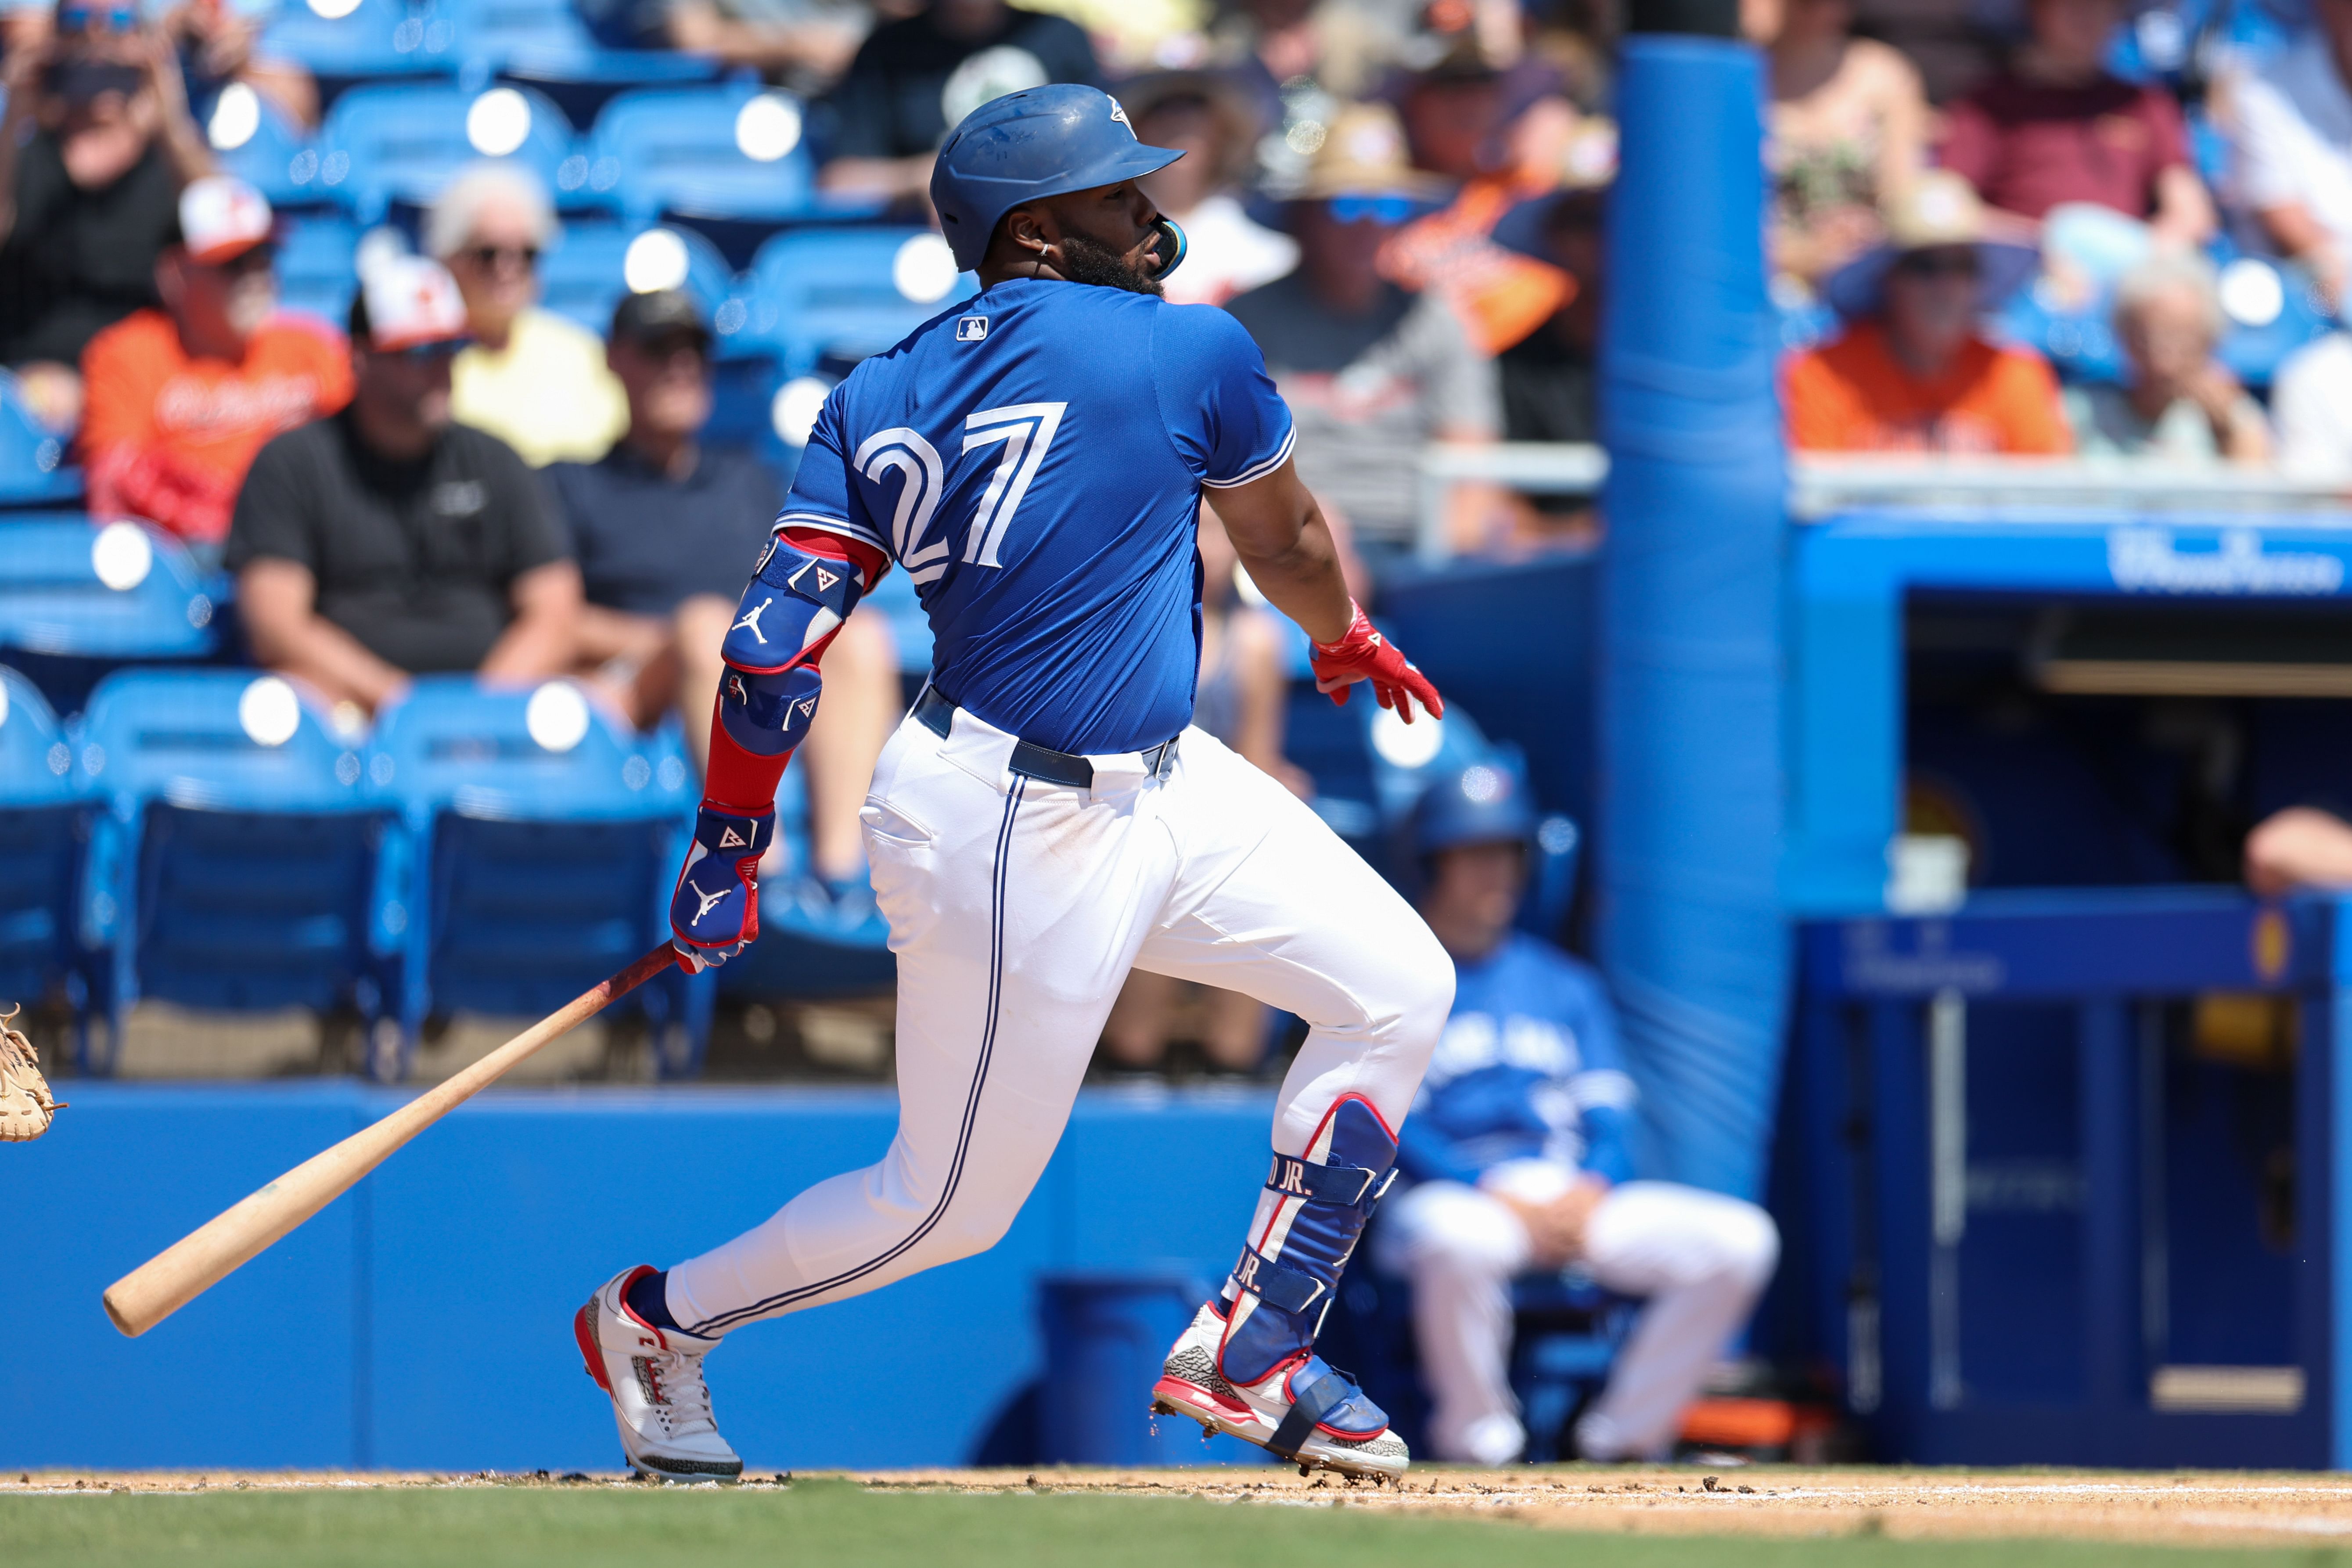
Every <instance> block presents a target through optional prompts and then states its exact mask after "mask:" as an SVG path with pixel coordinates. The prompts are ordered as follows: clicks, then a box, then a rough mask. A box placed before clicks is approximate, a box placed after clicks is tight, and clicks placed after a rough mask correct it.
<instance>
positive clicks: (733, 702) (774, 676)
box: [719, 664, 824, 757]
mask: <svg viewBox="0 0 2352 1568" xmlns="http://www.w3.org/2000/svg"><path fill="white" fill-rule="evenodd" d="M823 691H824V675H823V674H821V673H820V672H819V671H818V669H817V668H816V666H814V665H813V664H803V665H799V666H796V667H794V668H791V669H787V670H783V671H781V672H776V671H761V670H751V669H730V670H729V671H728V672H727V676H726V679H723V680H721V681H720V682H719V723H720V724H721V725H723V726H724V727H725V728H726V731H727V733H728V735H729V737H730V739H732V740H733V741H734V742H735V743H736V744H737V745H739V746H740V747H742V748H743V749H744V750H745V751H747V752H751V754H752V755H753V756H756V757H781V756H783V755H784V754H786V753H787V752H791V751H792V749H793V747H795V746H797V745H799V744H800V743H801V742H802V741H803V740H805V739H806V738H807V737H808V729H809V721H810V720H811V719H814V717H816V700H817V698H818V697H819V696H820V695H821V694H822V693H823Z"/></svg>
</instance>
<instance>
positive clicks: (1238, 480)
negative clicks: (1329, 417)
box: [1201, 425, 1298, 490]
mask: <svg viewBox="0 0 2352 1568" xmlns="http://www.w3.org/2000/svg"><path fill="white" fill-rule="evenodd" d="M1297 444H1298V426H1296V425H1293V426H1291V427H1290V428H1289V429H1288V430H1286V431H1285V432H1283V437H1282V445H1281V446H1280V447H1278V448H1276V451H1275V454H1274V456H1273V457H1271V458H1266V459H1265V461H1264V462H1262V463H1256V464H1254V465H1252V466H1251V467H1249V468H1244V469H1243V470H1242V471H1241V472H1240V473H1238V474H1235V475H1234V477H1233V478H1232V479H1202V481H1201V484H1202V487H1203V488H1204V489H1213V490H1229V489H1234V487H1235V486H1236V485H1245V484H1248V483H1249V482H1250V481H1251V480H1252V479H1264V478H1265V476H1266V475H1268V474H1270V473H1272V472H1274V470H1275V469H1276V468H1280V467H1282V465H1283V464H1285V463H1286V462H1288V461H1289V460H1290V449H1291V447H1295V446H1297Z"/></svg>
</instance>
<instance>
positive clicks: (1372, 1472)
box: [1151, 1297, 1412, 1480]
mask: <svg viewBox="0 0 2352 1568" xmlns="http://www.w3.org/2000/svg"><path fill="white" fill-rule="evenodd" d="M1224 1337H1225V1319H1224V1318H1223V1317H1222V1316H1220V1315H1219V1314H1218V1311H1217V1301H1216V1299H1215V1298H1214V1297H1212V1298H1211V1299H1210V1300H1209V1301H1208V1303H1207V1304H1206V1305H1204V1306H1202V1309H1201V1310H1199V1311H1198V1312H1195V1313H1194V1314H1193V1315H1192V1326H1191V1327H1190V1328H1188V1329H1186V1330H1185V1331H1184V1332H1183V1333H1182V1334H1181V1336H1179V1337H1178V1339H1177V1341H1176V1344H1175V1348H1174V1349H1172V1350H1171V1351H1170V1352H1168V1361H1167V1363H1166V1364H1165V1365H1164V1366H1162V1367H1161V1368H1160V1381H1159V1382H1158V1383H1156V1384H1152V1388H1151V1408H1152V1409H1153V1410H1154V1411H1155V1412H1160V1413H1163V1414H1166V1415H1184V1416H1189V1417H1191V1418H1192V1420H1195V1421H1198V1422H1199V1423H1200V1424H1201V1425H1202V1426H1205V1427H1207V1428H1208V1429H1209V1430H1210V1431H1212V1432H1223V1433H1224V1434H1225V1435H1226V1436H1232V1437H1239V1438H1240V1439H1242V1441H1244V1442H1245V1443H1255V1444H1256V1445H1257V1446H1258V1447H1261V1448H1265V1449H1268V1450H1270V1451H1272V1452H1274V1453H1276V1454H1278V1455H1280V1456H1281V1457H1282V1458H1286V1459H1288V1460H1290V1461H1291V1462H1292V1463H1294V1464H1296V1465H1297V1466H1298V1468H1299V1469H1300V1471H1301V1472H1302V1473H1303V1472H1305V1471H1307V1470H1308V1469H1310V1468H1315V1467H1317V1466H1320V1467H1321V1468H1324V1469H1327V1470H1337V1471H1339V1473H1340V1474H1342V1475H1348V1476H1365V1477H1370V1479H1374V1480H1396V1479H1400V1478H1401V1477H1402V1476H1403V1474H1404V1472H1405V1467H1406V1466H1408V1465H1410V1464H1411V1463H1412V1450H1411V1449H1409V1448H1407V1447H1405V1442H1404V1439H1403V1438H1402V1437H1400V1436H1397V1435H1396V1434H1395V1433H1394V1432H1391V1431H1390V1430H1389V1427H1388V1417H1387V1416H1385V1415H1381V1414H1380V1412H1379V1410H1378V1408H1377V1407H1375V1406H1373V1405H1372V1404H1371V1402H1370V1400H1367V1399H1364V1398H1363V1396H1362V1395H1361V1394H1358V1393H1356V1392H1355V1390H1354V1389H1353V1387H1352V1385H1348V1384H1345V1380H1344V1379H1341V1380H1340V1381H1341V1386H1342V1387H1344V1388H1345V1389H1346V1391H1347V1393H1348V1394H1353V1395H1354V1397H1353V1398H1352V1399H1347V1400H1344V1401H1342V1402H1341V1403H1339V1404H1338V1405H1336V1406H1335V1407H1334V1408H1333V1409H1332V1410H1331V1411H1330V1412H1329V1415H1330V1417H1331V1418H1332V1419H1330V1420H1328V1421H1317V1422H1315V1423H1313V1424H1312V1425H1310V1426H1307V1430H1306V1432H1305V1433H1304V1435H1303V1436H1302V1437H1301V1438H1300V1440H1298V1441H1297V1445H1296V1447H1295V1449H1294V1448H1293V1447H1292V1446H1291V1434H1289V1433H1286V1432H1285V1431H1284V1426H1285V1425H1286V1420H1287V1418H1288V1417H1290V1416H1291V1415H1292V1411H1293V1407H1294V1405H1295V1404H1296V1401H1295V1399H1294V1397H1293V1396H1294V1394H1302V1393H1307V1390H1304V1389H1301V1388H1297V1387H1295V1386H1294V1384H1295V1383H1296V1382H1297V1380H1298V1379H1300V1378H1302V1377H1305V1378H1307V1379H1309V1380H1313V1379H1315V1378H1318V1377H1337V1376H1338V1375H1339V1374H1337V1373H1332V1372H1331V1370H1330V1369H1329V1368H1328V1367H1327V1366H1325V1365H1324V1363H1323V1362H1322V1360H1321V1359H1320V1358H1319V1357H1315V1356H1311V1355H1310V1356H1308V1357H1307V1358H1304V1359H1297V1360H1293V1361H1289V1362H1286V1363H1283V1364H1282V1365H1280V1366H1278V1367H1276V1369H1275V1370H1274V1372H1273V1373H1270V1374H1268V1375H1267V1376H1266V1377H1265V1378H1263V1379H1261V1380H1260V1381H1259V1382H1257V1383H1255V1384H1235V1383H1234V1382H1232V1381H1230V1380H1229V1379H1227V1377H1226V1376H1225V1374H1224V1373H1223V1371H1222V1370H1220V1367H1219V1360H1220V1358H1219V1355H1218V1352H1219V1350H1220V1348H1221V1347H1222V1346H1223V1342H1224ZM1333 1392H1335V1393H1336V1392H1338V1391H1337V1390H1334V1391H1333ZM1302 1424H1303V1423H1298V1424H1295V1425H1302ZM1342 1424H1344V1426H1347V1427H1356V1428H1358V1430H1356V1431H1353V1432H1350V1431H1349V1430H1346V1429H1343V1426H1342Z"/></svg>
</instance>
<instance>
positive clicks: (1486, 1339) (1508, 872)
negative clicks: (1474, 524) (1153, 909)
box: [1373, 761, 1780, 1465]
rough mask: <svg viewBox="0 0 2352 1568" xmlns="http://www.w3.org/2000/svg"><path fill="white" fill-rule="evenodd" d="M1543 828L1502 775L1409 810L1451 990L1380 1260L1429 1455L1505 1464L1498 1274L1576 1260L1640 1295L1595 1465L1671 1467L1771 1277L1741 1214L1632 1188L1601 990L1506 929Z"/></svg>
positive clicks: (1408, 1135) (1380, 1240)
mask: <svg viewBox="0 0 2352 1568" xmlns="http://www.w3.org/2000/svg"><path fill="white" fill-rule="evenodd" d="M1535 828H1536V819H1535V813H1534V811H1533V810H1532V809H1531V808H1530V807H1529V805H1528V798H1527V789H1526V786H1525V785H1524V784H1522V783H1521V782H1520V780H1519V778H1518V776H1517V772H1516V770H1515V769H1514V768H1513V767H1512V766H1510V765H1509V764H1508V763H1505V762H1501V761H1496V762H1489V763H1476V764H1474V765H1472V766H1470V767H1468V768H1465V769H1463V770H1461V771H1460V772H1458V773H1454V774H1453V775H1451V776H1450V777H1447V778H1444V779H1442V780H1440V781H1438V782H1437V783H1434V784H1432V785H1431V786H1430V788H1429V791H1428V793H1427V794H1426V795H1423V797H1422V799H1421V802H1420V804H1419V805H1418V806H1417V807H1416V808H1415V812H1414V821H1413V839H1414V847H1415V849H1416V850H1417V852H1418V853H1419V854H1420V855H1421V857H1422V858H1423V881H1424V883H1425V887H1426V891H1425V892H1424V894H1423V899H1422V902H1421V909H1422V913H1423V915H1424V916H1426V917H1427V919H1428V921H1429V923H1430V927H1431V929H1432V930H1433V931H1435V932H1436V933H1437V937H1438V940H1439V941H1440V942H1444V944H1445V947H1446V950H1447V951H1448V952H1451V953H1452V954H1453V955H1454V963H1455V965H1456V967H1457V972H1458V973H1459V975H1460V990H1459V992H1458V993H1457V994H1456V997H1455V1000H1454V1016H1452V1017H1451V1018H1449V1019H1448V1020H1446V1025H1445V1033H1444V1037H1443V1038H1441V1039H1440V1040H1439V1041H1438V1045H1437V1051H1436V1054H1435V1056H1434V1057H1433V1058H1432V1059H1431V1061H1430V1065H1429V1071H1428V1073H1427V1075H1426V1076H1425V1077H1424V1078H1423V1080H1422V1086H1421V1093H1420V1096H1419V1097H1418V1098H1417V1099H1416V1100H1414V1102H1413V1108H1412V1120H1411V1121H1408V1122H1407V1123H1406V1124H1405V1131H1404V1140H1403V1147H1402V1150H1401V1152H1400V1153H1399V1155H1398V1162H1397V1163H1398V1166H1399V1168H1400V1170H1401V1171H1402V1173H1403V1177H1404V1179H1405V1181H1406V1182H1407V1183H1408V1185H1407V1186H1405V1187H1404V1188H1403V1190H1402V1191H1401V1192H1400V1193H1399V1194H1398V1196H1397V1199H1396V1201H1395V1203H1394V1204H1392V1205H1391V1207H1390V1210H1389V1213H1388V1215H1386V1217H1385V1218H1384V1219H1383V1220H1382V1221H1381V1234H1380V1235H1379V1237H1377V1238H1376V1239H1375V1241H1374V1244H1373V1252H1374V1257H1375V1258H1376V1260H1377V1261H1378V1263H1379V1265H1380V1267H1381V1270H1382V1271H1383V1272H1387V1273H1402V1274H1406V1275H1409V1276H1410V1277H1411V1278H1412V1303H1413V1329H1414V1339H1415V1341H1416V1342H1417V1343H1418V1345H1419V1347H1420V1351H1421V1370H1422V1377H1423V1382H1424V1383H1425V1384H1426V1385H1427V1386H1428V1389H1429V1393H1430V1399H1431V1404H1432V1405H1433V1410H1432V1412H1431V1415H1430V1441H1431V1446H1432V1447H1434V1448H1435V1449H1436V1451H1437V1454H1438V1457H1439V1458H1447V1459H1458V1460H1465V1461H1469V1462H1471V1463H1475V1464H1482V1465H1499V1464H1505V1463H1507V1462H1509V1461H1510V1460H1512V1459H1515V1458H1517V1457H1518V1455H1519V1453H1520V1451H1521V1450H1522V1449H1523V1448H1524V1447H1526V1446H1527V1432H1526V1429H1525V1428H1524V1427H1522V1426H1520V1424H1519V1410H1518V1403H1517V1400H1515V1399H1514V1398H1513V1397H1512V1396H1511V1384H1510V1378H1509V1367H1510V1357H1511V1291H1510V1286H1511V1279H1512V1278H1513V1276H1515V1275H1518V1274H1524V1273H1528V1272H1530V1271H1533V1270H1537V1269H1558V1268H1562V1267H1564V1266H1566V1265H1568V1264H1570V1263H1573V1264H1576V1265H1578V1266H1580V1268H1583V1269H1584V1270H1585V1271H1586V1272H1587V1273H1589V1274H1590V1275H1591V1277H1592V1278H1593V1279H1595V1280H1597V1281H1598V1282H1599V1283H1600V1284H1601V1285H1602V1286H1604V1287H1606V1288H1608V1289H1612V1290H1617V1291H1622V1292H1623V1293H1625V1294H1627V1295H1633V1296H1643V1297H1647V1298H1648V1299H1649V1300H1648V1304H1647V1305H1646V1306H1645V1307H1644V1308H1643V1311H1642V1315H1641V1318H1640V1320H1639V1321H1638V1322H1637V1323H1636V1324H1635V1326H1634V1329H1633V1335H1632V1337H1631V1338H1630V1339H1628V1340H1627V1342H1626V1343H1625V1347H1624V1349H1623V1350H1622V1352H1619V1354H1618V1357H1617V1363H1616V1365H1615V1366H1614V1367H1613V1368H1612V1369H1611V1372H1610V1375H1609V1384H1608V1387H1607V1388H1606V1389H1604V1390H1603V1391H1602V1393H1601V1397H1600V1399H1599V1400H1598V1401H1597V1402H1595V1404H1594V1405H1592V1407H1591V1409H1590V1410H1588V1411H1587V1412H1586V1413H1585V1414H1584V1415H1583V1416H1582V1417H1581V1418H1580V1419H1579V1421H1578V1422H1577V1426H1576V1432H1575V1439H1576V1447H1577V1449H1578V1452H1579V1453H1580V1455H1581V1456H1582V1457H1583V1458H1591V1459H1621V1458H1664V1457H1667V1456H1668V1454H1669V1453H1670V1451H1671V1449H1672V1447H1673V1445H1674V1440H1675V1432H1676V1429H1677V1427H1678V1426H1679V1422H1680V1417H1681V1415H1682V1410H1683V1406H1684V1405H1687V1404H1688V1403H1689V1402H1690V1399H1691V1396H1692V1395H1693V1394H1696V1393H1697V1392H1698V1386H1699V1382H1700V1379H1701V1378H1702V1377H1703V1376H1704V1375H1705V1374H1706V1369H1707V1367H1708V1365H1709V1364H1710V1363H1712V1362H1713V1361H1714V1360H1715V1358H1716V1357H1717V1355H1719V1354H1721V1353H1722V1351H1723V1345H1724V1342H1725V1341H1726V1340H1727V1339H1728V1338H1729V1337H1730V1335H1731V1333H1732V1331H1734V1330H1736V1329H1737V1328H1738V1326H1739V1325H1740V1324H1741V1323H1742V1322H1744V1321H1747V1318H1748V1310H1749V1309H1751V1308H1752V1307H1753V1306H1754V1305H1755V1303H1756V1297H1757V1294H1758V1293H1759V1291H1761V1290H1762V1289H1764V1285H1765V1282H1766V1281H1767V1280H1769V1279H1770V1278H1771V1276H1772V1267H1773V1264H1774V1263H1775V1262H1776V1261H1777V1260H1778V1258H1779V1256H1780V1235H1779V1233H1778V1232H1777V1231H1776V1230H1775V1229H1774V1228H1773V1226H1772V1220H1771V1217H1770V1216H1769V1215H1767V1214H1765V1212H1764V1211H1763V1210H1762V1209H1759V1208H1758V1207H1757V1206H1756V1205H1753V1204H1749V1203H1743V1202H1741V1201H1740V1200H1739V1199H1738V1198H1731V1197H1726V1196H1724V1195H1722V1194H1719V1193H1709V1192H1702V1191H1700V1190H1699V1189H1697V1188H1696V1187H1685V1186H1677V1185H1675V1184H1672V1183H1667V1182H1642V1181H1632V1180H1628V1177H1629V1176H1631V1174H1632V1173H1633V1162H1632V1159H1631V1153H1630V1150H1629V1148H1628V1146H1627V1141H1628V1135H1629V1133H1630V1131H1631V1126H1632V1122H1631V1117H1632V1111H1633V1079H1630V1078H1628V1077H1627V1076H1626V1075H1625V1070H1624V1067H1623V1063H1622V1058H1621V1057H1620V1055H1619V1052H1618V1046H1617V1019H1616V1013H1615V1009H1614V1008H1613V1007H1612V1005H1611V1004H1610V1001H1609V995H1608V993H1607V992H1606V991H1605V990H1603V989H1602V987H1601V979H1600V976H1598V975H1596V974H1595V973H1592V971H1591V969H1589V968H1588V967H1586V966H1585V965H1584V964H1581V963H1578V962H1577V961H1576V960H1575V959H1573V958H1570V957H1569V956H1568V954H1566V953H1564V952H1560V951H1559V949H1558V948H1555V947H1553V946H1551V945H1550V944H1549V943H1548V942H1538V941H1537V940H1536V939H1535V938H1533V937H1531V936H1528V935H1525V934H1523V933H1521V932H1518V931H1514V930H1512V927H1511V922H1512V921H1513V920H1514V918H1515V917H1516V916H1517V912H1518V904H1519V895H1520V890H1521V889H1522V887H1523V885H1524V883H1525V879H1526V874H1527V862H1528V847H1529V845H1530V844H1531V843H1532V842H1533V839H1534V835H1535Z"/></svg>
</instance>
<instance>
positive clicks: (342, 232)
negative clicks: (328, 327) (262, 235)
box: [278, 213, 360, 331]
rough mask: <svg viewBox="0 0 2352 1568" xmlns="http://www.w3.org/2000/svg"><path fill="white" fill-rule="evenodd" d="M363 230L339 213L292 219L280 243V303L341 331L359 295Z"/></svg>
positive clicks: (287, 308) (286, 225) (287, 224)
mask: <svg viewBox="0 0 2352 1568" xmlns="http://www.w3.org/2000/svg"><path fill="white" fill-rule="evenodd" d="M359 245H360V230H359V226H358V225H357V224H354V223H353V222H352V220H351V219H349V218H347V217H343V216H340V215H336V214H325V213H322V214H319V215H317V216H310V217H300V218H290V219H289V220H287V222H286V223H285V224H284V225H283V226H282V227H281V228H280V230H279V234H278V304H279V305H280V306H281V307H282V308H284V309H286V310H294V311H299V312H301V313H302V314H304V315H310V316H316V317H318V318H319V319H320V320H321V321H328V322H331V323H332V324H333V326H334V328H335V330H336V331H341V330H342V329H343V327H344V325H345V324H346V323H347V322H348V321H350V320H351V311H352V295H353V294H355V293H357V292H358V291H359V286H360V279H359V272H358V270H357V262H358V257H359Z"/></svg>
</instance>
